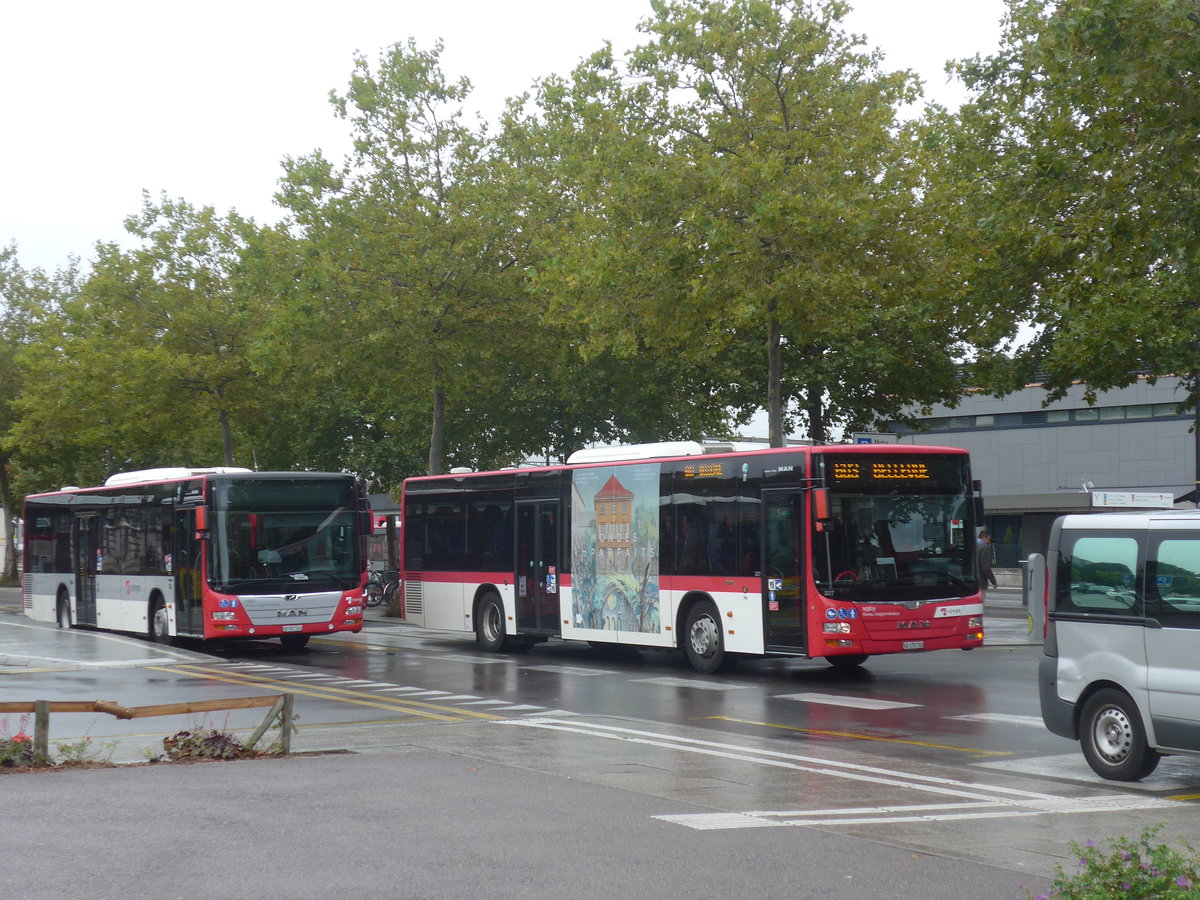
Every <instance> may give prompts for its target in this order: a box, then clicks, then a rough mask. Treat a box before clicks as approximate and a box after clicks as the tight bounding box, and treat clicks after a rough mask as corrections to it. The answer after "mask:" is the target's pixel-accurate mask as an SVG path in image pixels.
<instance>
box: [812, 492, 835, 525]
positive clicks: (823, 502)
mask: <svg viewBox="0 0 1200 900" xmlns="http://www.w3.org/2000/svg"><path fill="white" fill-rule="evenodd" d="M813 518H814V519H815V520H816V521H817V522H818V523H819V522H826V521H828V520H829V519H831V518H833V517H832V516H831V515H830V514H829V488H813Z"/></svg>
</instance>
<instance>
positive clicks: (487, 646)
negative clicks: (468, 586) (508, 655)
mask: <svg viewBox="0 0 1200 900" xmlns="http://www.w3.org/2000/svg"><path fill="white" fill-rule="evenodd" d="M475 639H476V640H477V641H478V642H479V646H480V647H482V648H483V649H484V650H487V651H489V652H491V653H499V652H500V651H502V650H504V649H505V648H507V647H508V645H509V642H510V638H509V637H508V636H507V635H506V634H505V628H504V606H503V604H501V602H500V598H499V597H498V596H497V595H496V594H484V595H483V599H482V600H480V601H479V613H478V615H477V616H476V617H475Z"/></svg>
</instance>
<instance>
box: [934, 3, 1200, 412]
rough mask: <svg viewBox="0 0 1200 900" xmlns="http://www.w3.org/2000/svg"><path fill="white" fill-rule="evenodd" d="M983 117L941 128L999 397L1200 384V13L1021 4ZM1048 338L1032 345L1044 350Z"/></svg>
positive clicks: (967, 65)
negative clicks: (1175, 380) (1172, 382)
mask: <svg viewBox="0 0 1200 900" xmlns="http://www.w3.org/2000/svg"><path fill="white" fill-rule="evenodd" d="M958 71H959V72H960V73H961V75H962V77H963V79H964V81H965V83H966V85H967V86H968V87H969V88H970V89H972V90H973V91H974V92H975V96H974V99H973V102H971V103H969V104H967V105H966V106H964V107H963V109H962V110H961V111H960V112H959V113H958V115H956V116H953V117H943V118H942V120H941V122H940V123H939V124H938V125H937V126H936V127H935V132H934V133H935V134H937V135H938V138H937V139H936V140H937V141H944V143H941V144H940V149H941V152H942V158H943V159H944V160H945V162H946V167H945V168H943V169H942V170H941V172H940V177H939V179H938V185H939V189H940V190H942V191H943V192H945V193H947V194H949V193H955V194H957V197H956V198H955V202H954V203H953V204H952V205H951V207H950V215H951V216H952V218H953V221H954V222H955V223H956V224H958V225H959V226H960V227H961V228H962V229H963V231H964V233H966V234H968V235H970V238H969V240H970V243H971V244H972V245H973V246H974V247H975V248H977V253H976V255H974V256H973V257H968V256H966V255H964V273H965V274H966V276H967V280H968V284H969V290H970V292H971V295H972V297H973V299H974V303H975V306H976V309H977V310H978V311H979V314H980V316H986V317H992V318H994V319H995V321H996V322H997V324H998V326H1000V327H999V329H998V330H997V331H996V332H995V333H994V334H993V335H992V338H993V339H994V340H995V343H994V344H993V345H992V346H991V347H985V348H984V349H985V350H990V351H991V352H990V353H985V355H984V357H983V359H982V366H981V377H980V380H981V381H982V382H985V385H984V386H989V387H995V388H997V389H1003V388H1004V387H1009V388H1015V387H1018V386H1020V385H1022V384H1024V383H1026V382H1028V381H1029V380H1031V379H1032V378H1033V377H1034V375H1035V374H1037V375H1038V376H1039V378H1040V380H1042V381H1043V382H1044V383H1046V384H1047V386H1048V388H1049V389H1050V391H1051V394H1050V396H1058V395H1061V394H1062V393H1063V392H1064V391H1065V390H1066V388H1067V387H1068V386H1070V384H1072V383H1073V382H1075V381H1082V382H1084V383H1085V384H1086V385H1087V388H1088V390H1089V392H1091V393H1092V394H1094V392H1096V391H1101V390H1105V389H1108V388H1113V387H1119V386H1123V385H1126V384H1129V383H1131V382H1132V381H1133V380H1134V379H1135V378H1136V377H1137V376H1138V374H1139V373H1143V374H1149V375H1151V376H1157V375H1167V374H1178V375H1181V376H1183V377H1184V378H1185V379H1186V380H1187V381H1188V382H1189V383H1190V397H1189V398H1188V401H1187V402H1188V403H1189V404H1191V403H1194V402H1195V400H1196V396H1197V385H1196V373H1197V371H1198V370H1200V347H1198V346H1197V344H1196V339H1197V338H1196V336H1197V334H1198V333H1200V304H1198V300H1197V298H1200V266H1198V265H1197V262H1198V261H1200V260H1198V256H1197V254H1198V251H1200V196H1198V195H1197V190H1196V185H1197V184H1198V183H1200V10H1198V9H1197V6H1196V4H1195V2H1194V0H1086V2H1085V0H1058V2H1050V0H1011V2H1010V9H1009V17H1008V20H1007V26H1006V29H1005V32H1004V37H1003V43H1002V46H1001V48H1000V51H999V52H998V53H997V54H995V55H994V56H990V57H986V58H979V59H975V60H970V61H967V62H964V63H962V64H961V65H960V66H959V69H958ZM1028 335H1032V336H1033V337H1032V339H1031V340H1027V339H1026V338H1027V336H1028Z"/></svg>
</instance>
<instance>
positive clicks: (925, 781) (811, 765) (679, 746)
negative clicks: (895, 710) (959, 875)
mask: <svg viewBox="0 0 1200 900" xmlns="http://www.w3.org/2000/svg"><path fill="white" fill-rule="evenodd" d="M497 724H500V725H519V726H523V727H527V728H545V729H546V730H548V731H565V732H575V733H578V734H587V735H591V736H593V737H604V738H608V739H610V740H617V741H625V742H628V743H634V744H647V745H649V746H656V747H665V748H667V749H672V750H683V751H686V752H690V753H696V754H699V755H702V756H716V757H721V758H724V759H730V760H737V761H741V762H753V763H757V764H758V765H764V766H771V767H775V768H783V769H794V770H797V771H802V772H809V773H811V774H814V775H831V776H834V777H836V778H845V779H848V780H850V781H865V782H869V783H873V784H885V785H888V786H892V787H908V788H912V789H914V790H923V791H928V792H930V793H934V794H946V795H949V796H954V797H962V798H963V799H970V800H978V799H979V795H980V793H981V792H990V793H994V794H1000V795H1004V796H1010V797H1013V798H1018V799H1047V798H1050V797H1051V795H1049V794H1041V793H1037V792H1034V791H1025V790H1020V789H1018V788H1006V787H998V786H993V785H984V784H973V783H970V782H965V781H956V780H954V779H950V778H945V777H941V776H932V775H917V774H914V773H909V772H898V771H895V770H892V769H883V768H879V767H877V766H867V765H862V764H859V763H845V762H841V761H840V760H836V759H826V758H823V757H813V756H800V755H798V754H795V753H783V752H781V751H777V750H765V749H761V748H757V747H746V746H742V745H739V744H726V743H721V742H718V741H706V740H700V739H698V738H688V737H680V736H678V735H670V734H664V733H660V732H653V731H640V730H637V729H632V728H621V727H618V726H615V725H600V724H595V723H592V722H579V721H578V720H575V721H571V722H560V721H558V720H557V719H554V718H551V717H549V716H530V717H526V718H523V719H504V720H502V721H500V722H498V723H497Z"/></svg>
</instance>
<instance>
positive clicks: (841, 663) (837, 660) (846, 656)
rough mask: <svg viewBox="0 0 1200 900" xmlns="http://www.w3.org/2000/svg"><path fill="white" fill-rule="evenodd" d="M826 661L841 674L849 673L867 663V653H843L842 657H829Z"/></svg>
mask: <svg viewBox="0 0 1200 900" xmlns="http://www.w3.org/2000/svg"><path fill="white" fill-rule="evenodd" d="M825 661H826V662H828V663H829V664H830V665H831V666H833V667H834V668H835V669H837V670H838V671H839V672H849V671H851V670H852V669H857V668H858V667H859V666H861V665H862V664H863V663H865V662H866V661H867V654H865V653H843V654H842V655H841V656H827V657H825Z"/></svg>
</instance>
